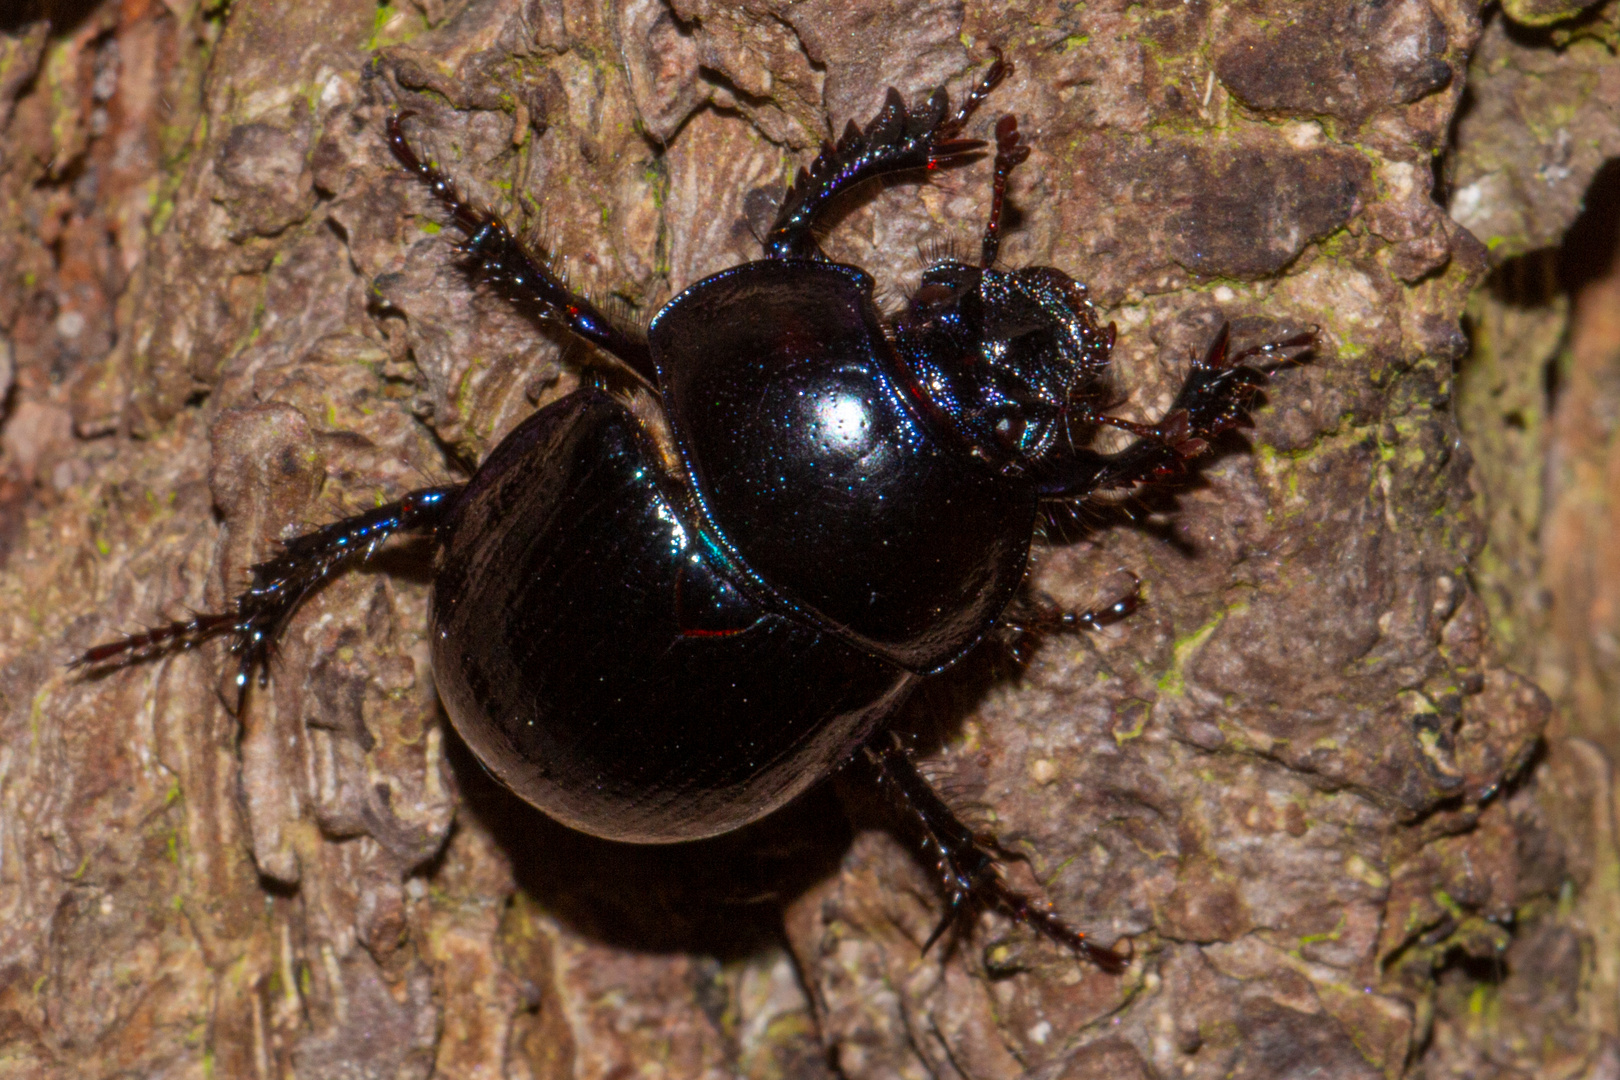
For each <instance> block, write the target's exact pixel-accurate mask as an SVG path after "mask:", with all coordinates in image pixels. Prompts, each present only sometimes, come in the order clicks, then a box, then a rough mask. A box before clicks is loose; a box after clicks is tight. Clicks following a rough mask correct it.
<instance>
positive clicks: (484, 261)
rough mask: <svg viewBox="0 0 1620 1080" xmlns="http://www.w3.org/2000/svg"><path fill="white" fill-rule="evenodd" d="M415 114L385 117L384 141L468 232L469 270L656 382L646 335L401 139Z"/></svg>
mask: <svg viewBox="0 0 1620 1080" xmlns="http://www.w3.org/2000/svg"><path fill="white" fill-rule="evenodd" d="M413 115H414V114H413V113H409V112H401V113H395V114H394V115H393V116H390V117H389V118H388V145H389V148H390V149H392V150H393V152H394V157H395V158H397V159H398V160H399V163H400V164H401V165H403V166H405V168H406V169H408V170H409V171H410V172H412V173H414V174H415V175H416V176H417V177H418V178H419V179H420V180H421V181H422V182H423V183H424V184H426V185H427V186H428V189H429V190H430V191H432V192H433V196H434V198H436V199H438V200H439V202H440V203H441V204H442V205H443V206H444V208H445V209H446V210H448V211H450V216H451V218H452V219H453V220H454V221H455V223H456V226H457V228H459V229H461V231H462V232H464V233H466V234H467V239H466V240H464V241H462V243H461V244H460V245H459V250H460V252H461V253H462V254H463V255H465V256H467V257H468V259H469V262H470V266H469V269H471V270H472V271H473V272H475V273H476V274H477V275H478V276H479V277H481V278H483V279H484V280H486V281H488V282H489V283H490V284H492V285H494V286H495V287H496V288H498V289H500V291H501V292H502V293H504V294H505V296H506V298H507V299H508V300H510V301H511V302H512V303H514V304H516V305H517V306H518V307H520V308H524V309H526V310H529V311H531V312H532V313H534V314H537V315H541V316H546V317H550V318H554V319H557V320H559V321H561V322H562V323H563V325H565V326H567V327H568V329H570V330H572V331H573V332H574V333H576V334H578V335H579V336H580V337H582V338H584V339H585V340H586V341H589V342H590V343H591V344H593V345H596V346H598V347H599V348H601V349H604V350H606V351H607V352H608V353H610V354H611V355H612V356H613V357H615V358H616V359H617V360H619V361H620V362H621V363H623V364H624V365H625V366H626V367H628V368H629V369H630V370H631V371H634V372H635V373H636V374H637V375H639V376H641V377H642V378H643V379H645V380H646V381H647V383H648V384H649V385H652V386H657V385H658V372H657V371H656V370H655V369H654V367H653V362H652V354H651V353H650V352H649V351H648V349H647V340H646V338H645V337H644V336H643V335H641V334H639V333H634V332H631V331H629V330H627V329H625V328H624V327H622V326H620V325H619V324H617V323H616V322H614V321H613V320H612V319H611V318H609V317H608V316H607V315H606V314H604V313H603V312H602V310H601V309H600V308H598V307H597V306H596V305H595V304H593V303H591V302H590V301H589V300H587V299H585V297H583V296H580V295H579V294H578V293H576V292H574V291H572V290H571V289H569V287H568V285H567V283H566V282H564V281H563V280H562V278H560V277H558V276H557V275H556V274H555V273H553V272H552V271H551V269H550V268H549V267H547V266H546V261H545V259H544V258H542V257H539V256H537V255H536V254H535V253H533V252H531V251H529V249H528V248H527V247H525V246H524V245H523V242H522V241H521V240H519V239H518V238H517V237H515V236H513V235H512V230H510V229H508V228H507V227H506V222H504V221H502V220H501V218H500V216H499V215H498V214H495V213H493V212H491V211H489V210H485V209H484V208H483V207H480V206H476V205H474V204H473V203H470V202H468V201H467V200H466V199H464V198H462V196H461V194H460V193H459V192H458V191H457V190H456V184H455V181H453V180H451V179H450V178H449V177H448V176H446V175H445V173H444V171H443V170H441V169H440V168H439V167H438V166H437V165H435V164H434V163H433V162H431V161H424V160H422V158H420V157H419V156H417V153H416V151H415V150H414V149H412V148H411V144H410V141H409V140H408V139H406V138H405V130H404V128H403V126H402V122H403V121H404V120H405V119H406V118H407V117H410V116H413Z"/></svg>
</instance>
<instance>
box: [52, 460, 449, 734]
mask: <svg viewBox="0 0 1620 1080" xmlns="http://www.w3.org/2000/svg"><path fill="white" fill-rule="evenodd" d="M461 490H462V487H461V485H455V486H452V487H436V488H424V489H423V490H421V491H413V492H411V493H410V494H409V495H406V496H405V497H404V498H403V499H400V500H399V501H398V502H393V503H388V504H387V505H386V506H379V507H377V508H376V509H375V510H368V511H367V512H365V513H364V514H356V515H354V516H353V517H347V518H344V519H343V520H341V521H334V522H332V523H331V524H330V525H324V526H322V527H321V528H319V529H316V530H315V531H314V532H310V533H305V534H304V535H303V536H297V537H294V538H293V539H291V540H288V541H287V542H286V543H285V544H283V545H282V549H281V553H280V554H279V555H276V556H275V557H274V558H270V559H266V560H265V561H264V562H261V563H258V564H256V565H255V566H254V567H253V568H252V570H251V574H252V581H251V583H250V584H249V585H248V587H247V591H245V592H243V593H242V594H241V595H240V596H238V597H237V598H236V599H235V600H233V601H232V602H231V604H230V610H228V611H220V612H212V613H204V614H198V615H194V616H192V617H191V618H190V619H186V620H184V621H180V622H172V623H169V624H168V625H166V626H158V627H154V628H152V629H150V630H146V631H144V632H142V633H139V634H130V635H129V636H128V637H123V638H120V639H118V640H117V641H109V642H107V643H106V644H103V645H97V646H96V647H95V648H93V649H90V650H89V651H87V652H86V653H84V654H83V655H82V656H80V657H79V658H78V659H76V660H74V661H73V664H72V666H73V667H103V666H111V667H122V666H124V665H125V664H131V663H135V662H138V661H142V660H146V659H149V658H151V657H153V656H157V655H160V654H163V653H168V652H175V651H178V650H182V649H191V648H195V647H196V646H198V645H200V644H202V643H203V642H204V641H207V640H209V639H210V638H214V637H219V636H221V635H228V636H229V637H230V638H231V653H232V654H233V655H235V656H236V657H237V659H238V664H239V666H238V668H237V673H236V689H237V705H238V707H240V706H241V702H242V697H243V696H244V695H246V693H247V688H248V683H249V682H250V681H251V678H252V675H253V673H254V671H255V670H257V671H258V674H259V685H261V686H262V685H264V683H265V681H266V680H267V678H268V676H269V671H268V668H267V666H266V665H267V662H268V661H269V659H270V653H271V651H272V650H273V649H274V648H275V643H276V638H277V637H278V636H280V634H281V631H282V630H283V629H284V628H285V627H286V625H287V620H288V619H289V618H291V617H292V614H293V612H294V611H296V610H297V609H298V605H299V604H301V603H303V601H304V598H305V597H307V596H308V595H309V594H310V593H311V592H313V591H314V590H315V588H316V587H317V586H319V585H320V584H321V583H322V582H324V581H325V580H326V579H327V578H329V577H331V576H332V575H333V574H335V573H337V572H338V571H339V570H341V569H343V568H344V567H346V566H348V565H350V564H352V563H355V562H360V561H363V560H365V559H367V558H370V557H371V555H372V553H373V552H375V551H376V550H377V549H378V548H379V547H381V546H382V544H383V541H385V540H387V539H388V538H389V537H390V536H393V535H394V534H396V533H433V532H435V531H437V530H438V529H439V528H440V527H441V526H442V525H444V523H445V522H446V521H447V520H448V518H449V512H450V510H451V509H452V508H453V507H454V505H455V502H456V499H455V496H456V495H457V494H459V493H460V492H461Z"/></svg>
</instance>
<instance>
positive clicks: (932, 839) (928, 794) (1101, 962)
mask: <svg viewBox="0 0 1620 1080" xmlns="http://www.w3.org/2000/svg"><path fill="white" fill-rule="evenodd" d="M866 756H867V760H868V761H869V762H870V763H871V764H872V766H873V767H874V768H875V769H876V770H877V774H878V783H879V785H880V786H881V787H882V788H883V789H884V790H885V791H886V792H888V794H889V796H890V797H891V799H892V800H893V801H894V804H895V806H896V807H897V808H898V809H900V810H901V811H903V812H904V813H905V814H906V815H907V816H909V817H910V818H912V819H913V820H915V821H916V822H917V824H918V825H920V826H921V828H922V832H923V836H924V838H925V843H926V844H927V846H928V848H929V849H930V851H931V852H932V853H933V854H934V855H935V856H936V857H937V860H936V863H935V867H936V869H937V870H938V871H939V876H940V882H941V884H942V885H943V887H944V890H945V902H946V909H945V915H944V918H942V919H941V920H940V923H939V925H938V926H937V927H935V928H934V932H933V933H932V934H930V935H929V937H928V941H927V942H926V943H924V945H923V951H924V952H927V951H928V950H929V949H930V948H931V947H932V946H933V944H934V942H936V941H938V940H939V939H940V938H941V937H942V936H943V935H944V933H945V931H947V930H949V929H951V928H952V927H960V926H961V925H962V923H963V920H964V919H966V918H967V917H968V916H970V915H971V914H973V913H974V912H977V911H979V910H981V909H983V908H990V909H992V910H994V911H998V912H1000V913H1001V914H1003V915H1005V916H1006V917H1007V918H1009V919H1012V920H1013V921H1014V922H1017V923H1022V924H1023V925H1025V926H1028V927H1030V928H1032V929H1034V930H1036V931H1039V932H1040V933H1041V934H1044V935H1045V936H1046V937H1048V938H1050V939H1052V940H1053V941H1055V942H1057V943H1058V944H1060V945H1064V946H1067V947H1068V948H1070V949H1073V950H1074V951H1075V952H1076V953H1079V954H1081V955H1083V956H1084V957H1085V958H1086V959H1088V960H1090V961H1091V962H1092V963H1094V964H1096V965H1097V966H1098V967H1100V968H1102V969H1103V970H1105V971H1113V972H1117V971H1122V970H1124V967H1125V964H1126V960H1127V958H1126V957H1124V956H1121V955H1120V954H1119V953H1117V952H1115V951H1113V950H1112V949H1105V948H1103V947H1102V946H1100V945H1094V944H1092V942H1091V941H1090V940H1088V939H1087V937H1086V935H1085V934H1083V933H1081V932H1080V931H1079V930H1076V929H1075V928H1074V927H1072V926H1070V925H1069V924H1068V923H1066V922H1064V921H1063V920H1062V919H1061V918H1059V917H1058V916H1057V915H1054V914H1053V913H1052V911H1051V909H1050V908H1048V907H1047V906H1046V905H1045V904H1042V903H1040V902H1038V901H1036V900H1034V899H1032V898H1030V897H1027V896H1025V895H1024V894H1023V893H1020V892H1017V891H1015V890H1013V889H1012V888H1009V887H1008V885H1007V883H1006V882H1005V881H1003V880H1002V877H1001V869H1000V866H999V865H998V856H999V854H1000V853H1001V846H1000V844H999V843H997V841H996V839H995V838H994V837H993V836H980V835H977V834H975V833H974V832H973V830H972V829H969V828H968V827H967V826H966V825H965V824H963V823H962V820H961V819H960V818H958V817H957V816H956V815H955V814H954V813H952V812H951V808H950V807H948V806H946V805H945V800H943V799H941V798H940V797H939V794H938V793H937V792H935V791H934V789H933V788H932V787H930V786H929V784H928V781H927V780H924V779H923V777H922V774H921V773H919V772H918V771H917V766H916V765H914V764H913V763H912V761H911V757H910V755H909V754H907V753H906V751H905V750H904V749H903V748H902V747H901V746H899V745H898V744H897V743H895V744H891V745H890V746H888V747H886V748H877V747H868V748H867V751H866Z"/></svg>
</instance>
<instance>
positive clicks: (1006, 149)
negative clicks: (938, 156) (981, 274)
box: [979, 113, 1029, 270]
mask: <svg viewBox="0 0 1620 1080" xmlns="http://www.w3.org/2000/svg"><path fill="white" fill-rule="evenodd" d="M1028 158H1029V147H1028V146H1025V145H1024V144H1023V143H1021V142H1019V141H1018V117H1016V116H1013V115H1012V114H1011V113H1008V114H1007V115H1006V116H1003V117H1002V118H1001V119H1000V120H997V121H996V178H995V181H994V184H993V186H992V187H991V189H990V220H989V221H987V222H985V226H984V242H983V244H982V246H981V248H980V251H981V252H982V254H981V255H980V258H979V265H980V266H981V267H983V268H984V269H986V270H988V269H990V267H991V266H993V265H995V261H996V253H997V252H999V251H1000V250H1001V211H1002V207H1003V206H1004V205H1005V204H1006V201H1007V177H1008V176H1010V175H1012V171H1013V168H1014V167H1015V166H1018V165H1021V164H1022V163H1023V162H1024V161H1026V160H1028Z"/></svg>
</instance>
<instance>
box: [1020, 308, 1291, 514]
mask: <svg viewBox="0 0 1620 1080" xmlns="http://www.w3.org/2000/svg"><path fill="white" fill-rule="evenodd" d="M1228 336H1229V334H1228V327H1227V326H1226V325H1225V324H1222V326H1221V328H1220V331H1219V332H1218V333H1217V334H1216V335H1215V340H1214V341H1212V342H1211V343H1210V346H1209V349H1208V351H1206V352H1205V354H1204V355H1203V357H1201V358H1198V359H1195V360H1194V361H1193V365H1192V370H1191V371H1190V372H1188V373H1187V381H1186V382H1184V383H1183V384H1182V386H1181V392H1180V393H1179V394H1177V395H1176V400H1175V402H1174V403H1173V404H1172V405H1171V406H1170V410H1169V411H1168V412H1167V413H1165V415H1164V418H1163V419H1161V420H1160V421H1159V422H1158V423H1156V424H1138V423H1133V422H1131V421H1129V420H1123V419H1120V418H1119V417H1117V416H1107V415H1103V414H1100V413H1093V412H1087V413H1085V414H1084V415H1083V417H1082V419H1086V420H1090V421H1091V422H1093V423H1097V424H1105V425H1107V426H1109V427H1115V428H1119V429H1121V430H1123V431H1129V432H1131V433H1132V434H1134V435H1137V436H1140V438H1139V439H1138V440H1137V441H1136V442H1134V443H1132V444H1131V445H1130V446H1127V447H1126V448H1125V449H1123V450H1121V451H1119V452H1118V453H1115V454H1098V453H1093V452H1083V453H1079V454H1076V455H1074V457H1073V458H1071V459H1069V460H1067V461H1065V462H1064V463H1063V465H1062V467H1061V468H1060V469H1058V470H1055V471H1054V472H1053V473H1051V474H1049V475H1047V476H1044V477H1041V478H1040V480H1039V484H1040V491H1041V494H1042V496H1043V497H1045V498H1049V499H1084V498H1087V497H1089V496H1091V495H1094V494H1096V493H1097V492H1104V491H1117V490H1121V489H1124V488H1130V487H1134V486H1136V485H1138V484H1145V483H1148V482H1150V481H1153V480H1157V479H1160V478H1162V477H1166V476H1171V475H1174V474H1175V473H1178V472H1180V471H1181V470H1182V469H1183V468H1185V466H1186V463H1187V462H1188V461H1191V460H1192V459H1193V458H1195V457H1198V456H1199V455H1200V454H1202V453H1204V451H1206V450H1207V449H1209V445H1210V443H1211V442H1212V441H1213V440H1214V439H1215V437H1216V436H1217V435H1219V434H1220V433H1221V432H1223V431H1226V430H1228V429H1230V428H1233V427H1236V426H1238V424H1240V423H1242V422H1243V420H1244V417H1245V414H1246V411H1247V409H1248V405H1249V401H1250V399H1252V398H1253V397H1254V394H1255V391H1257V390H1258V389H1259V388H1260V387H1261V386H1262V385H1264V384H1265V381H1266V376H1267V375H1268V374H1269V371H1270V368H1271V367H1272V366H1275V365H1276V364H1277V363H1280V362H1286V361H1289V360H1293V359H1297V358H1298V356H1299V354H1300V353H1301V352H1302V351H1305V350H1308V349H1309V348H1310V347H1311V345H1312V344H1313V343H1314V342H1315V341H1316V330H1315V328H1314V327H1313V328H1312V329H1310V330H1306V331H1302V332H1301V333H1298V334H1293V335H1291V336H1289V337H1286V338H1283V339H1281V340H1279V341H1268V342H1263V343H1261V344H1259V345H1254V346H1251V347H1249V348H1247V349H1244V350H1242V351H1241V352H1238V353H1235V354H1231V355H1228V351H1227V344H1228ZM1256 357H1261V358H1264V360H1265V361H1267V365H1266V366H1263V367H1250V366H1248V365H1247V364H1245V363H1244V361H1246V360H1252V359H1254V358H1256Z"/></svg>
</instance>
